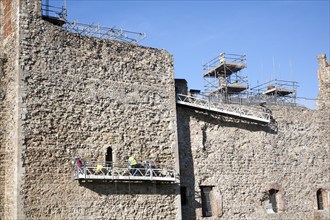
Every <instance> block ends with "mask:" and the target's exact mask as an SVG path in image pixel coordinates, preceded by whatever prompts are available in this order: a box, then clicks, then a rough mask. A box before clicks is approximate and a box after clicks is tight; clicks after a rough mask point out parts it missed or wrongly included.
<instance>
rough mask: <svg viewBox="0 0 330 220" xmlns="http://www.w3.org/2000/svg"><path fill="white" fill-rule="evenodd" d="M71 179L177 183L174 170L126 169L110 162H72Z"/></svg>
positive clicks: (148, 167) (151, 168) (147, 167)
mask: <svg viewBox="0 0 330 220" xmlns="http://www.w3.org/2000/svg"><path fill="white" fill-rule="evenodd" d="M73 178H74V179H75V180H86V181H93V180H105V181H151V182H155V181H156V182H171V183H174V182H177V181H178V177H177V174H176V172H175V170H174V169H167V168H154V167H152V166H141V167H138V168H128V167H124V166H120V165H116V164H113V163H111V162H107V163H104V162H95V161H81V162H80V163H79V162H77V160H75V161H74V162H73Z"/></svg>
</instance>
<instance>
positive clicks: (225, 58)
mask: <svg viewBox="0 0 330 220" xmlns="http://www.w3.org/2000/svg"><path fill="white" fill-rule="evenodd" d="M225 62H231V63H243V64H246V55H239V54H229V53H220V55H219V56H216V57H215V58H213V59H212V60H210V61H209V62H207V63H205V64H204V65H203V70H204V71H208V70H210V69H213V68H215V67H217V66H219V65H221V64H223V63H225Z"/></svg>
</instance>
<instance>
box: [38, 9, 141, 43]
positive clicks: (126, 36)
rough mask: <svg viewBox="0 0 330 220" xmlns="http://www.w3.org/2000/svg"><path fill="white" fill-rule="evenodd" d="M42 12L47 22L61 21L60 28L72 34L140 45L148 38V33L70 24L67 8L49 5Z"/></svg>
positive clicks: (76, 22)
mask: <svg viewBox="0 0 330 220" xmlns="http://www.w3.org/2000/svg"><path fill="white" fill-rule="evenodd" d="M41 12H42V16H43V18H44V19H45V20H47V19H53V20H54V19H55V20H56V21H57V22H58V21H61V22H60V23H61V25H60V26H61V27H63V28H64V29H65V30H67V31H69V32H72V33H78V34H82V35H87V36H90V37H96V38H104V39H110V40H118V41H122V42H130V43H139V42H140V41H142V40H143V39H145V38H146V37H147V35H146V33H140V32H134V31H127V30H124V29H122V28H114V27H110V28H109V27H102V26H100V25H99V24H93V23H92V24H82V23H78V21H77V20H75V21H73V22H69V21H68V20H67V9H66V7H65V6H63V7H56V6H51V5H48V4H42V5H41Z"/></svg>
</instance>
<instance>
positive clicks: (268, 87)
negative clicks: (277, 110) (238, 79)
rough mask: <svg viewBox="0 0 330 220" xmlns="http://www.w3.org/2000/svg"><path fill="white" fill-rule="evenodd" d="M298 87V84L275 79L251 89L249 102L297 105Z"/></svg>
mask: <svg viewBox="0 0 330 220" xmlns="http://www.w3.org/2000/svg"><path fill="white" fill-rule="evenodd" d="M298 87H299V85H298V82H295V81H286V80H277V79H274V80H271V81H268V82H266V83H263V84H260V85H257V86H255V87H253V88H251V89H250V90H251V95H250V96H249V102H250V103H251V104H253V103H254V102H265V103H267V104H282V105H285V104H288V105H296V98H297V88H298Z"/></svg>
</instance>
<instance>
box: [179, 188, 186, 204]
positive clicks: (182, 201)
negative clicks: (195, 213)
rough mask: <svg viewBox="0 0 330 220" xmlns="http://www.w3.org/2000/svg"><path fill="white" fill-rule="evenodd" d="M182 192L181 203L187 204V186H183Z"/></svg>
mask: <svg viewBox="0 0 330 220" xmlns="http://www.w3.org/2000/svg"><path fill="white" fill-rule="evenodd" d="M180 193H181V205H187V187H185V186H181V187H180Z"/></svg>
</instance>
